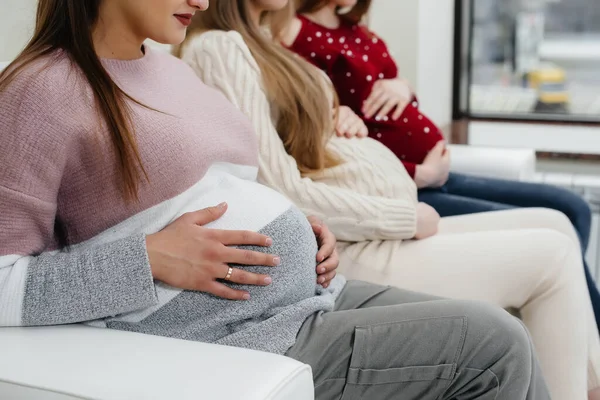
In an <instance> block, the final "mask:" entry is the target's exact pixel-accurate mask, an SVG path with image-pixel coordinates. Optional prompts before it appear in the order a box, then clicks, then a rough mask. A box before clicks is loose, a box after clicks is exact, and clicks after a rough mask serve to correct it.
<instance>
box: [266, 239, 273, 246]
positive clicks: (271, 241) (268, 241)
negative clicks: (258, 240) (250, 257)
mask: <svg viewBox="0 0 600 400" xmlns="http://www.w3.org/2000/svg"><path fill="white" fill-rule="evenodd" d="M272 244H273V239H271V238H267V246H271V245H272Z"/></svg>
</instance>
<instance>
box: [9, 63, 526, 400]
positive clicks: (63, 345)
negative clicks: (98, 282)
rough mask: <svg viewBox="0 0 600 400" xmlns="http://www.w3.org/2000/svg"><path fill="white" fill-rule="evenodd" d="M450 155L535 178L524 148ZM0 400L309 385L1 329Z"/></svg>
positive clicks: (239, 358) (117, 340)
mask: <svg viewBox="0 0 600 400" xmlns="http://www.w3.org/2000/svg"><path fill="white" fill-rule="evenodd" d="M5 65H6V64H5V63H4V64H3V63H0V70H2V68H3V66H5ZM452 153H453V161H452V170H453V171H455V172H462V173H470V174H476V175H484V176H489V177H499V178H506V179H515V180H529V179H531V177H533V175H534V173H535V154H534V152H533V151H530V150H505V149H485V148H473V147H466V146H452ZM267 340H268V338H267ZM0 399H10V400H25V399H27V400H30V399H32V400H33V399H35V400H67V399H68V400H73V399H96V400H114V399H128V400H129V399H136V400H137V399H144V400H146V399H157V400H158V399H161V400H162V399H168V400H170V399H178V400H185V399H190V400H191V399H194V400H199V399H203V400H204V399H207V400H208V399H218V400H237V399H244V400H311V399H313V383H312V378H311V370H310V367H309V366H307V365H304V364H302V363H299V362H296V361H294V360H291V359H289V358H286V357H283V356H276V355H272V354H266V353H260V352H255V351H249V350H243V349H236V348H229V347H222V346H217V345H211V344H204V343H194V342H187V341H183V340H177V339H168V338H161V337H154V336H148V335H142V334H137V333H128V332H120V331H113V330H107V329H97V328H91V327H87V326H80V325H75V326H61V327H47V328H0Z"/></svg>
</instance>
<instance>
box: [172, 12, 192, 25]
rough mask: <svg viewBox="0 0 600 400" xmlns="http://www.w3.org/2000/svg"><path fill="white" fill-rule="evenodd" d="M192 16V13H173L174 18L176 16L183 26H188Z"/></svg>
mask: <svg viewBox="0 0 600 400" xmlns="http://www.w3.org/2000/svg"><path fill="white" fill-rule="evenodd" d="M192 17H193V15H192V14H175V18H177V20H178V21H179V22H181V24H182V25H183V26H190V24H191V23H192Z"/></svg>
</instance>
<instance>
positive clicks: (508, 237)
mask: <svg viewBox="0 0 600 400" xmlns="http://www.w3.org/2000/svg"><path fill="white" fill-rule="evenodd" d="M340 250H341V254H342V261H344V259H346V258H349V259H350V260H351V261H350V260H347V259H346V260H347V261H350V262H341V263H340V273H342V274H344V275H345V276H346V277H347V278H350V279H359V280H364V281H370V282H374V283H379V284H387V285H392V286H397V287H401V288H404V289H410V290H414V291H419V292H424V293H429V294H433V295H437V296H442V297H448V298H462V299H473V300H482V301H487V302H491V303H494V304H496V305H499V306H501V307H503V308H506V309H511V308H513V309H516V310H518V312H519V313H520V315H521V318H522V320H523V322H524V323H525V325H526V326H527V327H528V329H529V331H530V332H531V336H532V338H533V342H534V344H535V347H536V350H537V352H538V355H539V358H540V362H541V365H542V371H543V373H544V375H545V378H546V380H547V382H548V386H549V387H550V392H551V394H552V398H553V399H555V400H578V399H581V400H583V399H587V391H588V390H591V389H594V388H596V387H598V386H599V383H600V379H599V372H600V340H599V334H598V329H597V327H596V322H595V319H594V315H593V311H592V305H591V301H590V298H589V295H588V290H587V287H586V282H585V276H584V271H583V266H582V259H581V250H580V247H579V240H578V238H577V235H576V233H575V230H574V229H573V227H572V226H571V223H570V222H569V220H568V219H567V217H566V216H564V215H563V214H561V213H559V212H557V211H554V210H548V209H531V208H530V209H517V210H510V211H499V212H490V213H481V214H473V215H466V216H458V217H448V218H443V219H442V221H441V223H440V232H439V233H438V234H437V235H436V236H434V237H431V238H428V239H426V240H421V241H404V242H400V241H372V242H360V243H354V244H347V243H342V244H340ZM352 261H353V262H352Z"/></svg>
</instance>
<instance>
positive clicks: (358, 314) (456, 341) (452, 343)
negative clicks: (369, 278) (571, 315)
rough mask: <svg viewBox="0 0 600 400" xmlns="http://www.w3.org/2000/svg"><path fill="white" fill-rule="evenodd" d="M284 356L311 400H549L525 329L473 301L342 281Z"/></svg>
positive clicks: (502, 311)
mask: <svg viewBox="0 0 600 400" xmlns="http://www.w3.org/2000/svg"><path fill="white" fill-rule="evenodd" d="M287 355H288V356H289V357H291V358H294V359H297V360H299V361H302V362H304V363H307V364H309V365H310V366H311V367H312V369H313V376H314V380H315V394H316V398H317V400H333V399H336V400H338V399H342V400H358V399H367V400H386V399H402V400H412V399H414V400H428V399H432V400H433V399H436V400H437V399H460V400H467V399H485V400H488V399H490V400H492V399H497V400H504V399H506V400H521V399H549V398H550V395H549V394H548V389H547V388H546V384H545V383H544V381H543V378H542V376H541V373H540V370H539V366H538V364H537V360H536V357H535V355H534V351H533V345H532V343H531V341H530V338H529V335H528V333H527V330H526V329H525V327H524V326H523V325H522V324H521V322H520V321H519V320H517V319H516V318H514V317H512V316H511V315H509V314H508V313H506V312H505V311H504V310H501V309H499V308H496V307H493V306H491V305H486V304H482V303H477V302H470V301H459V300H443V299H438V298H435V297H432V296H428V295H421V294H418V293H414V292H409V291H405V290H402V289H397V288H390V287H384V286H379V285H374V284H370V283H365V282H359V281H351V282H348V284H347V285H346V288H345V289H344V290H343V292H342V293H341V294H340V297H339V298H338V301H337V302H336V309H335V310H334V311H333V312H330V313H320V314H316V315H314V316H312V317H310V318H309V319H308V320H307V321H306V322H305V323H304V325H303V326H302V329H301V330H300V332H299V334H298V339H297V342H296V344H295V345H294V346H293V347H292V348H291V349H290V350H289V351H288V353H287Z"/></svg>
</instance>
